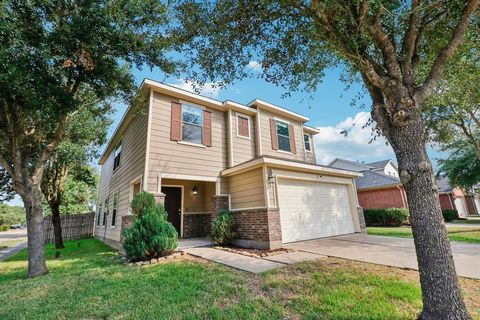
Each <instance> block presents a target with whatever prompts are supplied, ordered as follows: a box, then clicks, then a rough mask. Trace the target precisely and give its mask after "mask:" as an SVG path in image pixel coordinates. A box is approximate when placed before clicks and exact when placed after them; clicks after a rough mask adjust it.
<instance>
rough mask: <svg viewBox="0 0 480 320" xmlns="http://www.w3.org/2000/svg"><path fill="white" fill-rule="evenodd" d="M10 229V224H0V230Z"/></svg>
mask: <svg viewBox="0 0 480 320" xmlns="http://www.w3.org/2000/svg"><path fill="white" fill-rule="evenodd" d="M7 230H10V227H9V226H0V231H7Z"/></svg>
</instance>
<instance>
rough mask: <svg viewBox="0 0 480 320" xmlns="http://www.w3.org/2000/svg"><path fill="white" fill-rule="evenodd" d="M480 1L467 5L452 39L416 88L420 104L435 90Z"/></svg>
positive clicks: (471, 1) (470, 2)
mask: <svg viewBox="0 0 480 320" xmlns="http://www.w3.org/2000/svg"><path fill="white" fill-rule="evenodd" d="M479 1H480V0H470V1H468V3H467V4H466V5H465V7H464V9H463V11H462V14H461V15H460V18H459V19H458V22H457V25H456V26H455V28H454V30H453V33H452V37H451V38H450V41H449V42H448V44H447V45H446V47H445V48H443V49H442V51H441V52H440V54H439V55H438V56H437V59H436V60H435V62H434V64H433V66H432V69H431V70H430V74H429V75H428V77H427V79H426V80H425V82H424V84H423V85H421V86H420V87H419V88H418V89H417V90H416V93H415V95H414V97H415V100H416V101H417V103H418V104H421V103H422V102H423V101H425V99H426V98H427V97H428V95H429V94H430V92H431V91H432V90H433V88H434V86H435V84H436V82H437V81H438V79H439V78H440V76H441V74H442V72H443V70H444V68H445V65H446V64H447V61H448V59H450V57H451V56H452V55H453V54H454V53H455V51H456V49H457V48H458V46H459V45H460V43H461V42H462V39H463V36H464V34H465V32H466V31H467V30H468V27H469V20H470V17H471V16H472V15H473V13H474V12H475V10H476V9H477V8H478V4H479Z"/></svg>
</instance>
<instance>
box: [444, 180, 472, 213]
mask: <svg viewBox="0 0 480 320" xmlns="http://www.w3.org/2000/svg"><path fill="white" fill-rule="evenodd" d="M437 186H438V193H439V195H440V206H441V207H442V210H457V212H458V216H459V217H460V218H465V217H466V216H467V215H469V214H474V213H473V212H471V211H470V210H469V209H468V206H467V200H466V199H465V193H464V192H463V190H462V189H461V188H459V187H452V186H451V185H450V182H449V180H448V178H447V177H446V176H440V177H437Z"/></svg>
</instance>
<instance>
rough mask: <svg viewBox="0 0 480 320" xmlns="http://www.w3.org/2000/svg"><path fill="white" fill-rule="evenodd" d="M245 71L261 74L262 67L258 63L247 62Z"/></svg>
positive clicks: (253, 61)
mask: <svg viewBox="0 0 480 320" xmlns="http://www.w3.org/2000/svg"><path fill="white" fill-rule="evenodd" d="M247 69H248V70H250V71H253V72H261V71H262V65H261V63H260V62H258V61H255V60H252V61H250V62H248V64H247Z"/></svg>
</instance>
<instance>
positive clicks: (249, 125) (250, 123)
mask: <svg viewBox="0 0 480 320" xmlns="http://www.w3.org/2000/svg"><path fill="white" fill-rule="evenodd" d="M238 118H243V119H246V120H247V121H248V137H246V136H242V135H240V133H239V130H238V129H239V126H238ZM236 123H237V137H239V138H242V139H247V140H252V127H251V126H252V117H250V116H248V115H246V114H243V113H239V112H236Z"/></svg>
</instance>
